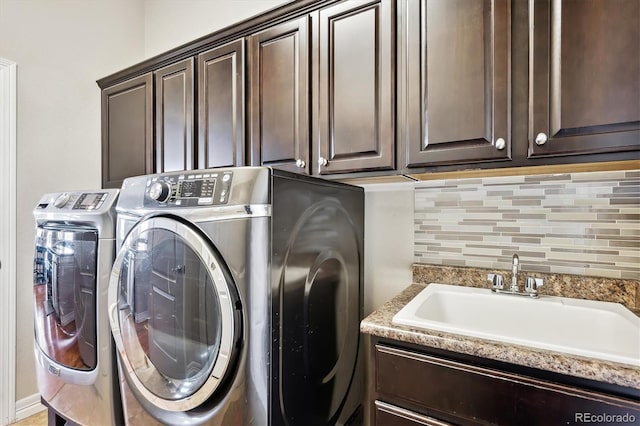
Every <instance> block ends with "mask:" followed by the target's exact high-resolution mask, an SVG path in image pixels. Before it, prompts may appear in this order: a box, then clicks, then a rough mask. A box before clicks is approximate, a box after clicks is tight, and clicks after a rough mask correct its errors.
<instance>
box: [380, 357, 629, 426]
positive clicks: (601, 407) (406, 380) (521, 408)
mask: <svg viewBox="0 0 640 426" xmlns="http://www.w3.org/2000/svg"><path fill="white" fill-rule="evenodd" d="M374 356H375V376H374V380H375V384H374V386H375V391H376V394H377V399H379V400H384V401H387V402H390V403H393V404H397V405H400V406H406V407H408V408H411V409H412V410H414V411H417V412H419V413H420V414H424V415H427V416H434V417H436V418H441V419H453V420H455V421H456V422H458V421H459V422H461V423H464V424H477V423H493V424H520V425H525V424H561V423H564V424H574V423H582V422H584V418H585V416H590V415H596V414H602V415H607V416H625V415H626V416H627V418H628V417H629V416H634V417H635V419H636V420H637V419H640V402H638V401H633V400H628V399H623V398H618V397H613V396H609V395H604V394H601V393H596V392H591V391H586V390H582V389H578V388H575V387H570V386H566V385H560V384H556V383H552V382H548V381H543V380H538V379H534V378H531V377H526V376H521V375H517V374H512V373H506V372H502V371H498V370H492V369H488V368H483V367H477V366H471V365H467V364H462V363H459V362H455V361H450V360H446V359H441V358H437V357H434V356H430V355H425V354H421V353H417V352H411V351H406V350H403V349H397V348H393V347H388V346H383V345H376V346H375V350H374ZM611 418H613V417H611ZM418 424H419V423H418Z"/></svg>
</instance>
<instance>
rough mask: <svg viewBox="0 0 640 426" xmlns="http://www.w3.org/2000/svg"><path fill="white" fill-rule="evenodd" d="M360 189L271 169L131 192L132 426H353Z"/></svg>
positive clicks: (122, 285)
mask: <svg viewBox="0 0 640 426" xmlns="http://www.w3.org/2000/svg"><path fill="white" fill-rule="evenodd" d="M363 209H364V193H363V191H362V189H361V188H357V187H353V186H350V185H345V184H341V183H336V182H328V181H325V180H321V179H316V178H310V177H305V176H301V175H296V174H293V173H288V172H283V171H277V170H273V169H271V168H267V167H246V168H228V169H209V170H198V171H189V172H178V173H166V174H157V175H150V176H141V177H134V178H130V179H127V180H125V182H124V184H123V186H122V188H121V193H120V199H119V201H118V206H117V212H118V223H117V245H118V247H119V249H118V254H117V257H116V260H115V263H114V267H113V270H112V275H111V281H110V285H109V309H110V313H109V315H110V321H111V328H112V333H113V336H114V340H115V342H116V345H117V352H118V361H119V366H120V371H121V375H122V379H121V384H122V396H123V405H124V412H125V419H126V422H127V423H128V424H141V425H142V424H144V425H148V424H150V423H151V422H153V421H155V422H157V423H163V424H183V425H186V424H217V425H234V424H235V425H267V424H292V425H295V424H300V425H311V424H350V423H358V422H359V421H360V419H361V417H360V414H361V403H362V399H363V397H364V390H363V373H364V371H363V364H362V361H363V359H362V350H361V342H360V333H359V323H360V320H361V318H362V289H363V285H362V272H363V266H362V265H363V227H364V213H363Z"/></svg>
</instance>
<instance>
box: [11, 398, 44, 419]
mask: <svg viewBox="0 0 640 426" xmlns="http://www.w3.org/2000/svg"><path fill="white" fill-rule="evenodd" d="M45 409H46V407H45V406H44V405H42V404H41V403H40V394H37V393H34V394H33V395H30V396H28V397H26V398H22V399H21V400H19V401H16V421H20V420H23V419H26V418H27V417H29V416H33V415H34V414H36V413H39V412H40V411H42V410H45Z"/></svg>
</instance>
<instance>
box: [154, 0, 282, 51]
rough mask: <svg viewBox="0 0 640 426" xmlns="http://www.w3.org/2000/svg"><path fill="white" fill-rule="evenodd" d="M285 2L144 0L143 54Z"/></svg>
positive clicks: (175, 44) (169, 47)
mask: <svg viewBox="0 0 640 426" xmlns="http://www.w3.org/2000/svg"><path fill="white" fill-rule="evenodd" d="M288 1H289V0H144V54H145V57H147V58H149V57H152V56H155V55H158V54H160V53H162V52H165V51H167V50H170V49H172V48H174V47H177V46H179V45H181V44H184V43H187V42H190V41H192V40H195V39H197V38H199V37H202V36H204V35H207V34H209V33H212V32H214V31H217V30H219V29H222V28H224V27H226V26H229V25H230V24H232V23H236V22H239V21H242V20H244V19H246V18H250V17H252V16H255V15H258V14H260V13H262V12H264V11H266V10H269V9H272V8H274V7H276V6H279V5H281V4H283V3H287V2H288Z"/></svg>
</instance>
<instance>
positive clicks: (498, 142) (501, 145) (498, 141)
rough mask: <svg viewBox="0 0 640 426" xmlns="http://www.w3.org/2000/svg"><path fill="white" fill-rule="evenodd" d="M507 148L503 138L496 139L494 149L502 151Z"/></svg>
mask: <svg viewBox="0 0 640 426" xmlns="http://www.w3.org/2000/svg"><path fill="white" fill-rule="evenodd" d="M506 146H507V142H505V140H504V139H503V138H498V139H496V143H495V147H496V149H499V150H503V149H505V148H506Z"/></svg>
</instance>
